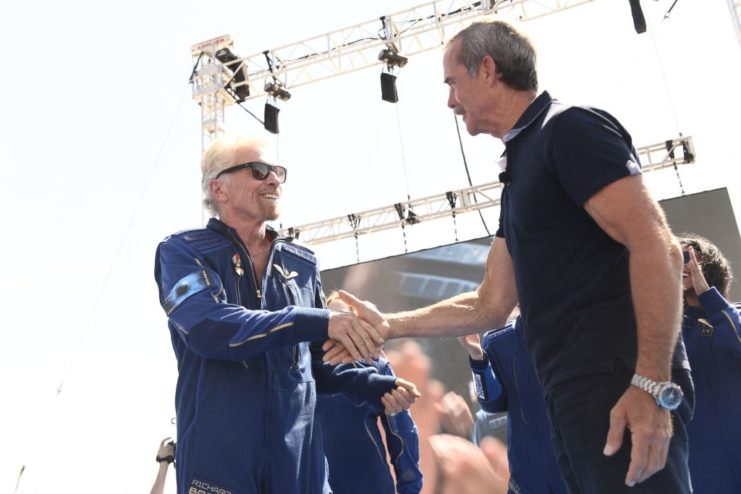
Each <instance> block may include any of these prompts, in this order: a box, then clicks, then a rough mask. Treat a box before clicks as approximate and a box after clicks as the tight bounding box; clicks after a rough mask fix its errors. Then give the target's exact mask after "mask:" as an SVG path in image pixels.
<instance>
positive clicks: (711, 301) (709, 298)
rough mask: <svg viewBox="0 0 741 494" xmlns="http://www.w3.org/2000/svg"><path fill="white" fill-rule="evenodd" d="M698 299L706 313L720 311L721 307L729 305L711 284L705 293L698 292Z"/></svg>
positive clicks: (725, 307)
mask: <svg viewBox="0 0 741 494" xmlns="http://www.w3.org/2000/svg"><path fill="white" fill-rule="evenodd" d="M698 299H699V300H700V304H702V308H703V309H705V312H707V313H708V315H709V314H713V313H715V312H720V311H722V310H723V309H727V308H728V307H730V304H729V303H728V300H726V299H725V298H724V297H723V295H721V294H720V292H719V291H718V289H717V288H715V287H714V286H711V287H710V289H709V290H708V291H706V292H705V293H702V294H700V295H699V296H698Z"/></svg>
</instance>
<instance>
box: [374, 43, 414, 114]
mask: <svg viewBox="0 0 741 494" xmlns="http://www.w3.org/2000/svg"><path fill="white" fill-rule="evenodd" d="M378 59H379V60H380V61H382V62H384V63H385V64H386V69H385V71H384V72H381V99H382V100H383V101H387V102H389V103H396V102H398V101H399V93H398V92H397V91H396V76H395V75H394V74H392V73H391V72H392V71H393V70H394V69H396V68H401V67H404V66H405V65H406V64H407V62H408V61H409V59H408V58H407V57H405V56H403V55H400V54H399V52H397V51H395V49H392V48H386V49H384V50H381V53H379V54H378Z"/></svg>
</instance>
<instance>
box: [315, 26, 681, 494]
mask: <svg viewBox="0 0 741 494" xmlns="http://www.w3.org/2000/svg"><path fill="white" fill-rule="evenodd" d="M443 72H444V82H445V83H446V84H447V85H448V87H449V93H448V100H447V104H448V107H450V109H451V110H453V112H454V113H455V114H456V115H459V116H461V118H462V119H463V122H465V125H466V130H467V131H468V133H469V134H471V135H477V134H489V135H491V136H493V137H495V138H498V139H501V140H502V141H503V142H504V146H505V153H504V154H505V156H504V157H503V159H502V160H501V161H500V165H501V166H502V167H503V168H505V171H504V172H503V175H502V176H501V181H502V182H503V183H505V185H504V188H503V190H502V197H501V208H500V227H499V229H498V231H497V234H496V237H495V239H494V241H493V243H492V247H491V252H490V254H489V257H488V259H487V266H486V272H485V275H484V280H483V282H482V283H481V285H480V286H479V287H478V289H477V290H475V291H472V292H469V293H464V294H460V295H458V296H455V297H453V298H450V299H448V300H444V301H442V302H438V303H437V304H433V305H431V306H429V307H424V308H421V309H417V310H413V311H409V312H402V313H399V314H387V315H385V317H384V316H383V315H380V314H379V313H378V312H377V311H374V308H373V307H371V306H367V307H365V308H364V309H362V308H361V309H360V310H358V315H359V316H360V317H361V318H363V319H365V320H366V321H369V322H372V323H373V324H375V325H376V327H377V328H378V330H379V332H380V333H382V334H383V335H384V336H385V337H387V338H397V337H403V336H443V335H445V336H454V335H455V336H459V335H463V334H466V333H470V332H474V331H476V332H481V331H486V330H488V329H491V328H497V327H501V326H502V325H504V324H505V322H506V321H507V318H508V317H509V314H510V313H511V312H512V309H513V308H514V307H515V305H516V304H517V303H518V302H519V304H520V309H521V314H522V323H523V328H524V330H525V336H526V338H525V339H526V340H527V343H528V350H529V351H530V353H531V354H532V355H533V358H534V361H535V367H536V369H537V371H538V377H539V378H540V381H541V383H542V385H543V389H544V393H545V401H546V408H547V410H548V415H549V419H550V422H551V429H552V431H553V432H554V448H555V450H556V457H557V458H558V460H559V467H560V469H561V473H562V475H563V478H564V481H565V482H566V485H567V486H568V488H569V490H571V491H572V492H579V493H591V492H594V493H596V492H599V493H602V492H610V493H615V492H655V493H661V494H664V493H667V492H671V493H673V494H677V493H689V492H691V487H690V481H689V475H688V467H687V437H686V429H685V423H686V422H687V421H688V420H689V419H690V417H691V413H692V396H690V394H691V386H692V384H691V383H692V379H691V376H690V374H689V365H688V364H687V362H686V361H687V359H686V354H685V350H684V346H683V345H682V342H681V338H680V337H679V334H680V326H681V318H682V292H681V288H680V277H681V272H682V253H681V249H680V247H679V242H678V241H677V239H676V238H675V237H674V235H673V234H672V232H671V230H670V229H669V226H668V225H667V222H666V218H665V217H664V214H663V212H662V210H661V208H660V207H659V205H658V203H657V202H656V200H655V199H654V198H653V197H652V196H651V194H650V193H649V191H648V189H647V187H646V185H645V183H644V181H643V178H642V175H641V168H640V165H639V162H638V159H637V156H636V153H635V151H634V149H633V145H632V139H631V137H630V135H629V134H628V132H627V131H626V130H625V128H624V127H623V126H622V125H621V124H620V123H619V122H618V121H617V120H616V119H615V118H614V117H612V116H611V115H609V114H608V113H607V112H605V111H602V110H598V109H595V108H587V107H579V106H571V105H567V104H564V103H561V102H559V101H557V100H554V99H553V98H552V97H551V95H550V94H548V92H546V91H543V92H540V93H539V92H538V77H537V71H536V68H535V50H534V49H533V47H532V45H531V44H530V42H529V40H527V38H526V37H524V36H523V35H521V34H520V33H519V32H518V31H517V30H516V29H514V28H513V27H512V26H511V25H509V24H507V23H504V22H501V21H491V22H477V23H474V24H472V25H471V26H469V27H467V28H466V29H464V30H463V31H461V32H460V33H458V34H456V35H455V36H454V37H453V38H452V39H451V40H450V42H449V43H448V45H447V47H446V49H445V54H444V56H443ZM577 77H578V76H577ZM361 305H362V304H361ZM334 357H335V354H334V353H333V354H328V355H327V356H326V358H327V360H328V361H329V362H334V361H335V359H334ZM683 390H685V394H686V395H687V398H686V399H683V398H682V395H683V393H682V391H683ZM639 484H640V487H637V488H634V487H635V486H637V485H639Z"/></svg>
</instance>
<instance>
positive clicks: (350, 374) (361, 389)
mask: <svg viewBox="0 0 741 494" xmlns="http://www.w3.org/2000/svg"><path fill="white" fill-rule="evenodd" d="M314 305H315V306H316V307H325V306H326V305H327V304H326V302H325V299H324V292H323V291H322V285H321V280H320V279H319V278H318V277H317V289H316V293H315V300H314ZM327 318H328V319H329V316H327ZM326 339H327V338H324V339H323V340H321V341H314V342H312V343H311V345H310V350H311V366H312V371H313V374H314V380H315V381H316V389H317V392H318V393H320V394H324V395H330V394H334V393H342V394H344V395H345V396H347V398H348V399H349V400H350V401H351V402H352V403H353V404H354V405H357V406H359V405H360V404H362V403H366V404H367V405H368V406H369V407H370V409H371V410H372V411H373V412H374V413H376V414H380V413H381V412H382V411H383V404H382V403H381V397H383V395H385V394H386V393H388V392H389V391H391V390H392V389H394V387H395V386H396V384H395V381H396V378H395V377H389V376H382V375H380V374H379V373H378V371H377V369H376V367H375V366H369V365H360V364H340V365H329V364H327V363H326V362H324V361H323V360H322V356H323V355H324V351H323V350H322V344H323V343H324V341H326Z"/></svg>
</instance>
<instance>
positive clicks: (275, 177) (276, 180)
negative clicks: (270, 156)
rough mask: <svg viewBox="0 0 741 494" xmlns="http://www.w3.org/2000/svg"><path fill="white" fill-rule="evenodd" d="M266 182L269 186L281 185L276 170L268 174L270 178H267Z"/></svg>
mask: <svg viewBox="0 0 741 494" xmlns="http://www.w3.org/2000/svg"><path fill="white" fill-rule="evenodd" d="M265 181H266V182H268V183H269V184H274V185H280V178H278V174H277V173H276V172H275V170H270V171H269V172H268V176H267V177H266V178H265Z"/></svg>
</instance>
